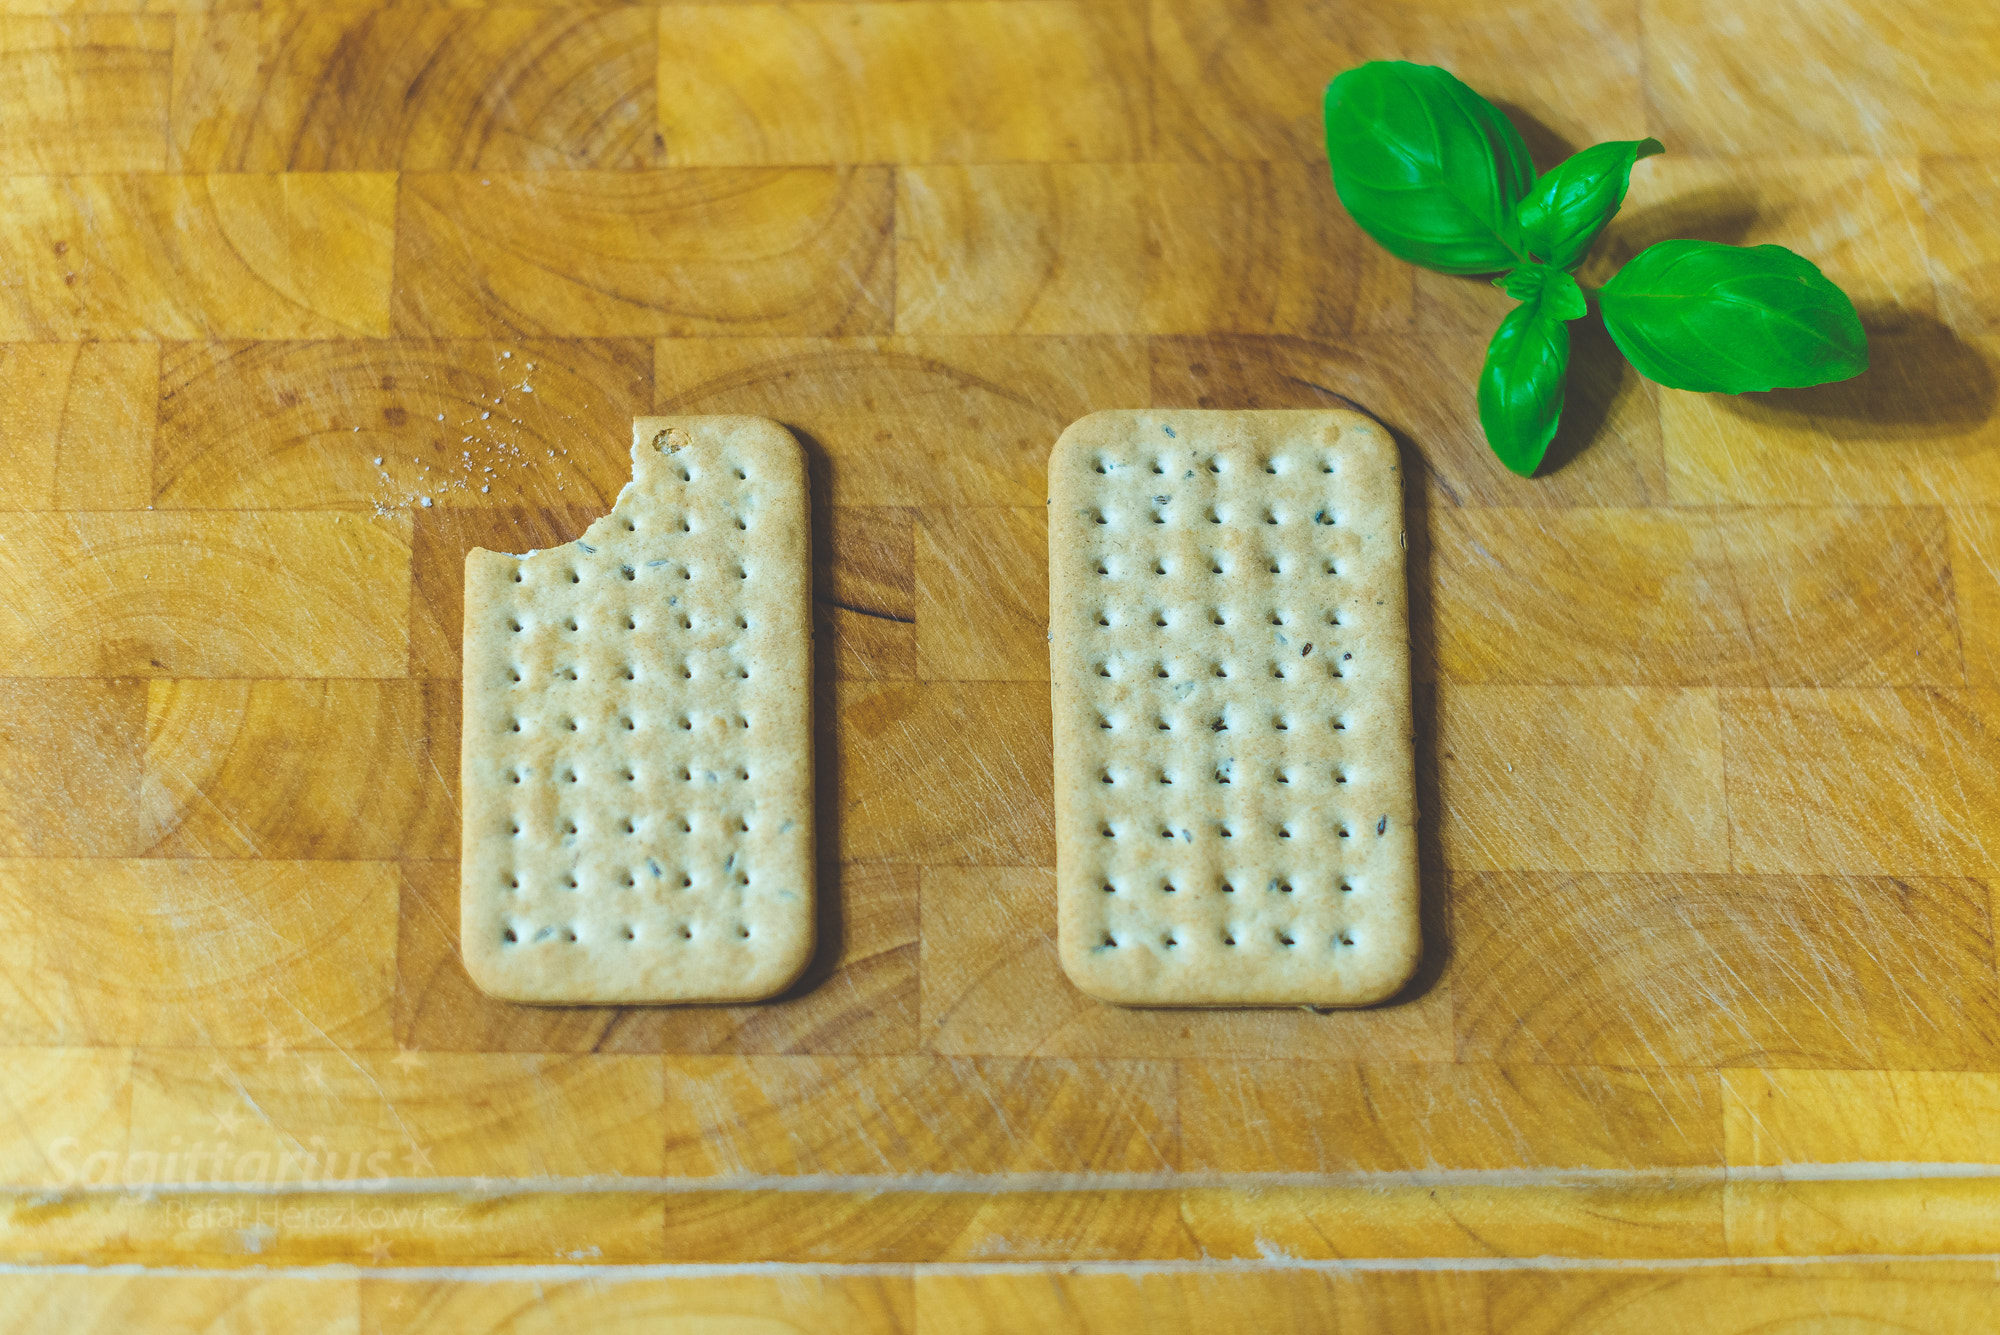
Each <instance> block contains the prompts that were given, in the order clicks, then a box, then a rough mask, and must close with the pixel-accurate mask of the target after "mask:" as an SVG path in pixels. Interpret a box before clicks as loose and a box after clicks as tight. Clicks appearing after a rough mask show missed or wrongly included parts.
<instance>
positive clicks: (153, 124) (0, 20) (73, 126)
mask: <svg viewBox="0 0 2000 1335" xmlns="http://www.w3.org/2000/svg"><path fill="white" fill-rule="evenodd" d="M9 8H10V9H11V8H13V6H9ZM173 49H174V21H173V19H172V18H171V17H170V16H168V15H165V14H156V15H149V16H145V17H139V16H130V17H127V16H119V15H110V14H76V15H65V16H64V17H62V18H56V17H53V16H51V17H43V16H40V15H37V16H34V17H30V16H29V15H26V14H22V15H19V16H7V15H0V83H4V85H5V87H6V88H7V90H8V95H7V115H6V118H5V119H4V121H0V172H4V173H6V174H7V175H9V176H34V175H39V174H43V173H46V174H48V175H51V176H58V175H67V174H70V173H73V172H157V171H164V170H165V169H166V166H167V144H166V125H167V101H168V93H169V89H170V87H171V84H172V78H173Z"/></svg>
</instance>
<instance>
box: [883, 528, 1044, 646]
mask: <svg viewBox="0 0 2000 1335" xmlns="http://www.w3.org/2000/svg"><path fill="white" fill-rule="evenodd" d="M1048 635H1049V524H1048V513H1047V510H1046V507H1042V506H1036V507H1034V508H1033V509H1027V508H1022V509H1004V510H1003V509H1001V508H999V507H997V506H979V507H972V506H965V507H957V508H951V509H946V508H942V507H933V508H931V509H927V510H925V511H924V512H923V523H922V525H921V526H920V527H919V529H918V537H917V636H916V638H917V672H916V675H917V676H918V677H920V678H922V679H923V680H925V681H1046V680H1048V676H1049V651H1048Z"/></svg>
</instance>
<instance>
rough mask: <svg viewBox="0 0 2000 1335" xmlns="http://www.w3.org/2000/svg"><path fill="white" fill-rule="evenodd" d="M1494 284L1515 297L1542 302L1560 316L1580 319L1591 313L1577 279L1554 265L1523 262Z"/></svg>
mask: <svg viewBox="0 0 2000 1335" xmlns="http://www.w3.org/2000/svg"><path fill="white" fill-rule="evenodd" d="M1493 286H1495V287H1497V288H1499V289H1501V290H1502V291H1503V292H1505V293H1506V294H1507V295H1508V296H1510V297H1512V298H1514V300H1516V301H1526V302H1541V303H1542V304H1543V306H1544V307H1545V308H1546V309H1547V311H1548V313H1549V314H1550V315H1552V316H1554V317H1555V318H1556V319H1558V320H1581V319H1582V318H1583V317H1584V316H1586V315H1588V314H1589V313H1590V303H1588V302H1587V301H1585V300H1584V299H1583V289H1582V288H1580V287H1578V286H1577V285H1576V279H1574V278H1571V277H1570V276H1569V275H1568V274H1567V273H1565V272H1563V271H1562V270H1561V269H1558V268H1556V267H1555V266H1553V265H1549V264H1524V265H1522V266H1521V267H1520V268H1518V269H1514V270H1512V271H1510V272H1509V273H1507V274H1506V275H1505V276H1504V277H1501V278H1499V279H1496V280H1495V281H1494V283H1493Z"/></svg>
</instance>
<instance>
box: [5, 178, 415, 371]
mask: <svg viewBox="0 0 2000 1335" xmlns="http://www.w3.org/2000/svg"><path fill="white" fill-rule="evenodd" d="M396 190H397V187H396V178H395V176H393V175H390V174H385V173H377V174H372V175H363V174H359V173H325V174H314V173H300V174H298V175H295V176H292V175H288V176H282V177H280V176H240V175H239V176H167V175H153V174H146V175H117V176H69V177H44V176H9V177H0V249H4V250H5V252H6V253H7V254H8V255H10V256H13V260H12V262H11V263H12V269H11V279H12V281H11V286H10V296H9V300H8V302H7V304H6V305H5V306H4V307H0V339H7V340H35V339H80V340H85V341H90V340H97V339H104V340H113V339H143V338H159V339H205V338H279V339H282V338H384V337H386V336H387V335H388V333H389V287H390V282H389V277H390V261H391V259H392V256H393V240H394V237H393V234H394V232H395V231H396V230H397V229H396V218H395V214H396Z"/></svg>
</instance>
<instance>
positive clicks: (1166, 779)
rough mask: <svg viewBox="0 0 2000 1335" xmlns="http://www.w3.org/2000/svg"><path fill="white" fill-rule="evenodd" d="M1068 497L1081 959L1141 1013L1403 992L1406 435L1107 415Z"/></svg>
mask: <svg viewBox="0 0 2000 1335" xmlns="http://www.w3.org/2000/svg"><path fill="white" fill-rule="evenodd" d="M1049 493H1050V502H1049V578H1050V651H1049V652H1050V669H1051V674H1050V675H1051V678H1052V681H1053V690H1054V700H1055V778H1056V860H1057V886H1058V889H1057V898H1058V904H1059V910H1058V913H1059V938H1060V942H1061V952H1062V962H1063V968H1064V969H1065V970H1066V971H1067V972H1068V974H1069V976H1070V978H1071V979H1072V980H1073V981H1074V982H1075V983H1076V985H1077V986H1078V987H1079V988H1081V989H1082V990H1083V991H1085V992H1087V993H1089V994H1090V995H1092V996H1095V997H1099V998H1101V999H1103V1000H1106V1001H1114V1002H1119V1003H1122V1004H1125V1005H1132V1006H1279V1005H1313V1006H1359V1005H1366V1004H1368V1003H1370V1002H1375V1001H1381V1000H1383V999H1384V998H1386V997H1388V996H1390V995H1392V994H1393V993H1394V992H1396V990H1397V989H1398V988H1400V987H1401V986H1402V985H1403V983H1404V982H1405V981H1406V980H1407V979H1408V978H1409V976H1410V974H1411V972H1412V970H1413V969H1414V968H1415V967H1416V962H1417V955H1418V922H1417V842H1416V815H1417V812H1416V795H1415V778H1414V766H1413V760H1412V755H1413V751H1412V741H1411V721H1410V651H1409V621H1408V604H1407V594H1406V590H1405V583H1404V541H1403V511H1402V489H1401V480H1400V476H1399V472H1398V468H1397V458H1396V447H1395V445H1394V443H1393V442H1392V441H1391V440H1390V439H1389V435H1388V433H1387V432H1386V431H1384V430H1383V429H1382V428H1381V427H1379V426H1377V425H1375V424H1374V423H1373V422H1371V421H1369V420H1368V419H1367V418H1365V417H1363V416H1361V415H1359V414H1357V413H1351V412H1193V411H1190V412H1181V411H1172V410H1155V411H1142V412H1104V413H1096V414H1094V415H1092V416H1090V417H1086V418H1084V419H1083V420H1082V421H1079V422H1077V423H1075V424H1074V425H1072V426H1071V427H1070V428H1069V429H1068V430H1067V431H1065V432H1064V433H1063V436H1062V439H1061V440H1060V441H1058V442H1057V443H1056V447H1055V450H1054V452H1053V453H1052V454H1051V455H1050V458H1049Z"/></svg>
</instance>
